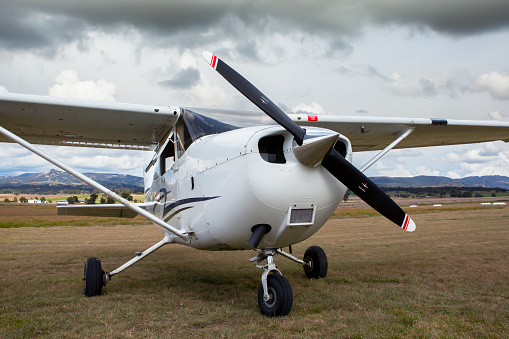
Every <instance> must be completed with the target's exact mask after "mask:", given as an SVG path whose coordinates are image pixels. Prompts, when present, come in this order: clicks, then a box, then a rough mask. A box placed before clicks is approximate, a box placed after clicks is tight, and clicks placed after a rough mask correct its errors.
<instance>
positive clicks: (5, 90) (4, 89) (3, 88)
mask: <svg viewBox="0 0 509 339" xmlns="http://www.w3.org/2000/svg"><path fill="white" fill-rule="evenodd" d="M0 92H1V93H9V91H8V90H7V88H5V87H4V86H0Z"/></svg>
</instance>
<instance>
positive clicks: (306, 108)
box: [291, 101, 326, 114]
mask: <svg viewBox="0 0 509 339" xmlns="http://www.w3.org/2000/svg"><path fill="white" fill-rule="evenodd" d="M291 111H292V112H293V113H312V114H326V112H325V109H324V108H323V107H322V106H321V105H320V104H319V103H317V102H315V101H313V102H312V103H311V104H304V103H300V104H298V105H296V106H294V107H292V109H291Z"/></svg>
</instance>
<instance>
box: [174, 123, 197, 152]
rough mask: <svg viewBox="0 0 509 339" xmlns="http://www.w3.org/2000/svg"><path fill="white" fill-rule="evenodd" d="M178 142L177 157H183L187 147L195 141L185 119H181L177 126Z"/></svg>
mask: <svg viewBox="0 0 509 339" xmlns="http://www.w3.org/2000/svg"><path fill="white" fill-rule="evenodd" d="M176 131H177V135H176V143H177V145H176V146H177V158H180V157H182V155H183V154H184V152H185V151H186V149H187V148H188V147H189V145H191V143H192V142H193V140H192V138H191V135H190V134H189V130H188V129H187V126H186V124H185V122H184V119H179V121H178V122H177V126H176Z"/></svg>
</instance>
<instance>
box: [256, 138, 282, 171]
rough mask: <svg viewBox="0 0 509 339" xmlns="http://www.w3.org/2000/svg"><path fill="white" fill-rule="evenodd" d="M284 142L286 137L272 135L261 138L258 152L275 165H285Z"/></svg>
mask: <svg viewBox="0 0 509 339" xmlns="http://www.w3.org/2000/svg"><path fill="white" fill-rule="evenodd" d="M284 142H285V137H284V136H282V135H271V136H268V137H263V138H261V139H260V141H259V142H258V151H259V152H260V156H261V157H262V159H263V160H265V161H267V162H270V163H273V164H285V163H286V159H285V155H284V152H283V144H284Z"/></svg>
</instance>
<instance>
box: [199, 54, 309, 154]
mask: <svg viewBox="0 0 509 339" xmlns="http://www.w3.org/2000/svg"><path fill="white" fill-rule="evenodd" d="M203 58H204V59H205V60H206V61H207V62H208V63H209V64H210V66H212V68H214V69H215V70H216V71H217V72H218V73H219V74H221V75H222V76H223V78H225V79H226V81H228V82H229V83H230V84H232V86H233V87H235V88H236V89H237V90H238V91H239V92H240V93H242V94H244V96H245V97H246V98H248V99H249V100H250V101H251V102H252V103H253V104H255V105H256V106H257V107H258V108H259V109H261V110H262V111H263V112H265V113H266V114H267V115H268V116H270V117H271V118H272V119H274V120H275V121H276V122H277V123H278V124H280V125H281V126H283V127H284V128H285V129H286V130H287V131H288V132H290V133H291V134H292V135H293V136H294V138H295V141H296V142H297V144H298V145H302V142H303V140H304V135H305V134H306V131H305V130H304V129H302V128H301V127H300V126H299V125H297V124H296V123H295V122H293V120H292V119H290V117H288V115H286V114H285V112H283V111H282V110H281V109H280V108H279V107H278V106H277V105H276V104H274V103H273V102H272V101H271V100H270V99H269V98H268V97H267V96H266V95H265V94H263V93H262V92H260V91H259V90H258V88H256V87H255V86H254V85H253V84H252V83H250V82H249V81H247V80H246V79H245V78H244V77H243V76H242V75H240V74H239V73H237V72H236V71H235V70H234V69H233V68H231V67H230V66H228V65H227V64H226V63H225V62H224V61H222V60H221V59H219V58H218V57H217V56H215V55H214V54H212V53H210V52H203Z"/></svg>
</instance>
